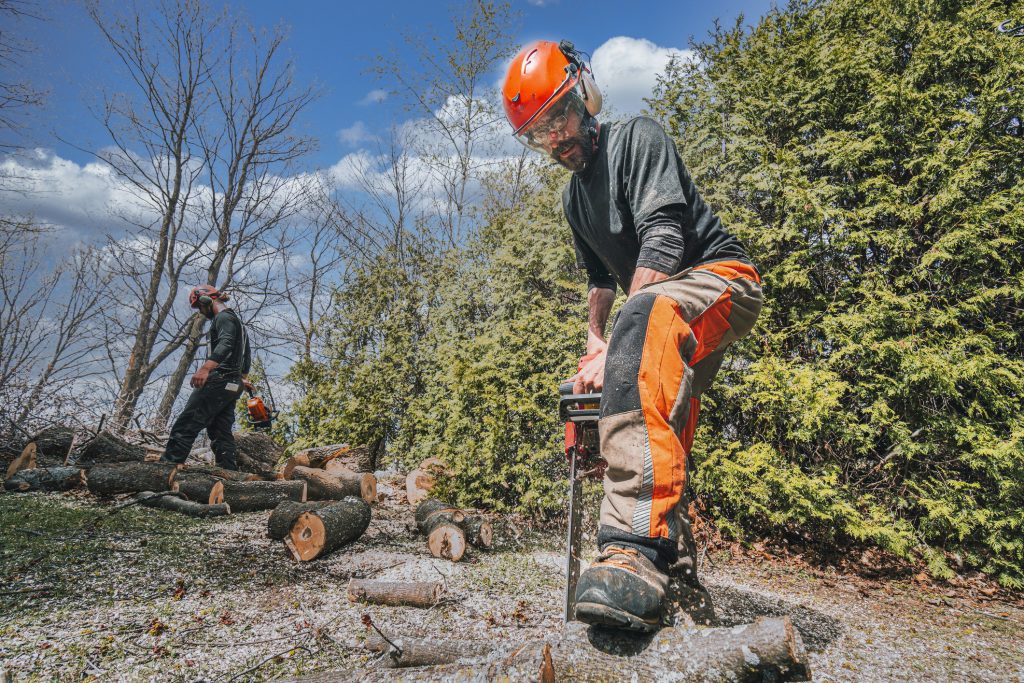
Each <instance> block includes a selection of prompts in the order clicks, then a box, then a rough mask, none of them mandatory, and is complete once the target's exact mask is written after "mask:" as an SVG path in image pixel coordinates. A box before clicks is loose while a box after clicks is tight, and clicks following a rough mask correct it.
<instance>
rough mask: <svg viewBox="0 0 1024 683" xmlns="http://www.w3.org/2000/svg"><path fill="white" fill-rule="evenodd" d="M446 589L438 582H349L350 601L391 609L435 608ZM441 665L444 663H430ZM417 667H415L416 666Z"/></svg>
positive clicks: (360, 580) (359, 580) (362, 580)
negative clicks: (385, 606)
mask: <svg viewBox="0 0 1024 683" xmlns="http://www.w3.org/2000/svg"><path fill="white" fill-rule="evenodd" d="M443 593H444V588H443V587H442V586H441V584H440V583H437V582H436V581H368V580H364V579H352V580H350V581H349V582H348V599H349V600H351V601H352V602H368V603H370V604H373V605H389V606H391V607H433V606H434V605H436V604H437V601H438V600H440V599H441V595H442V594H443ZM430 663H431V664H440V663H442V662H430ZM414 666H415V665H414Z"/></svg>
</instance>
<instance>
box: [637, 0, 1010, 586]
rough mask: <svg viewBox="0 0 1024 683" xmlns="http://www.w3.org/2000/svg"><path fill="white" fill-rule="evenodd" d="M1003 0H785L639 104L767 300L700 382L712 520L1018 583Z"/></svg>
mask: <svg viewBox="0 0 1024 683" xmlns="http://www.w3.org/2000/svg"><path fill="white" fill-rule="evenodd" d="M1012 7H1013V6H1012V3H1009V2H994V1H983V2H958V1H955V0H950V1H933V0H911V1H900V0H834V1H832V2H820V3H818V2H813V3H804V2H793V3H791V4H790V5H789V6H788V7H787V8H785V9H779V10H775V11H772V12H771V13H769V14H768V15H767V16H766V17H765V18H764V19H763V20H762V21H761V22H760V23H759V25H758V26H757V27H756V28H754V29H753V30H751V31H750V32H745V31H743V30H742V29H741V28H740V27H739V25H737V26H736V27H735V28H733V29H731V30H722V29H719V30H716V32H715V33H714V34H713V35H712V36H711V37H710V40H709V41H708V42H706V43H702V44H699V45H696V46H695V49H696V55H697V58H696V60H694V61H693V62H690V63H684V62H681V61H677V62H675V63H674V64H673V65H672V66H671V67H670V68H669V70H668V72H667V73H666V74H665V76H664V77H663V78H662V79H661V85H660V88H659V91H658V92H657V94H656V97H655V98H654V99H653V100H652V101H651V102H650V105H651V107H652V109H653V111H654V113H655V114H656V115H657V116H659V117H660V118H661V119H662V120H663V121H664V122H665V123H666V124H667V126H668V127H669V128H670V130H671V132H672V134H673V135H674V136H675V138H676V140H677V142H678V145H679V147H680V150H681V152H682V154H683V157H684V159H685V160H686V161H687V163H688V164H689V165H690V169H691V171H692V172H693V173H694V176H695V178H696V179H697V181H698V184H700V185H701V186H702V190H703V191H704V192H705V195H706V197H707V199H708V200H709V202H710V203H711V204H712V205H714V206H715V207H716V208H717V209H718V210H719V212H720V213H721V215H722V217H723V220H724V221H725V222H726V224H727V225H729V226H730V228H731V229H733V230H735V231H736V232H737V233H738V234H739V235H740V236H741V237H742V239H743V240H744V242H745V243H746V244H747V246H748V248H749V251H750V253H751V254H752V256H753V257H754V259H755V260H756V262H757V263H758V265H759V267H760V269H761V272H762V275H763V276H764V279H765V285H766V287H765V292H766V307H765V310H764V313H763V314H762V318H761V321H760V323H759V325H758V327H757V328H756V329H755V331H754V333H753V334H752V335H751V337H750V338H749V339H748V340H747V341H746V342H745V343H744V344H743V345H741V348H740V349H739V353H738V354H736V353H734V356H733V359H734V360H733V362H732V364H731V366H730V367H728V368H726V371H725V373H724V376H723V377H722V378H721V381H720V382H719V383H718V385H717V388H716V389H715V390H714V391H713V392H712V393H711V395H710V396H709V397H708V398H709V400H710V401H711V402H712V403H714V404H715V408H714V409H713V410H709V411H707V413H706V414H707V416H708V417H709V418H710V419H708V420H706V421H705V422H704V424H703V426H702V429H701V433H700V435H699V437H698V452H697V454H696V455H697V457H698V460H699V461H700V474H699V477H698V480H697V485H698V486H699V488H700V489H701V490H702V491H703V493H704V494H705V495H706V497H707V499H708V501H709V502H710V504H711V505H712V508H713V510H714V511H715V513H716V515H717V516H718V518H719V520H720V521H721V523H722V525H723V526H724V527H726V528H729V529H732V530H733V531H736V532H740V531H742V530H754V531H757V532H778V531H783V532H789V533H792V534H799V535H802V536H804V537H805V538H814V539H819V540H823V541H827V542H833V541H835V540H843V539H846V540H851V539H852V540H857V541H862V542H870V543H876V544H878V545H880V546H882V547H884V548H887V549H889V550H891V551H893V552H896V553H898V554H900V555H903V556H909V555H911V554H912V553H914V552H918V553H921V554H923V555H924V556H925V557H927V558H928V559H929V561H930V568H931V571H932V572H933V573H935V574H937V575H940V576H941V575H948V574H949V572H950V569H949V567H948V560H950V559H952V560H953V561H954V562H956V563H957V564H963V565H966V566H969V567H975V568H981V569H983V570H985V571H987V572H991V573H995V574H998V575H999V578H1000V580H1001V581H1002V582H1003V583H1004V584H1006V585H1010V586H1017V587H1019V586H1021V585H1024V534H1022V531H1024V443H1022V440H1024V417H1022V409H1024V399H1022V396H1024V362H1022V359H1021V358H1022V354H1021V352H1022V350H1024V337H1022V325H1021V310H1022V303H1024V301H1022V300H1024V294H1022V292H1024V278H1022V271H1024V249H1022V248H1021V237H1022V234H1024V228H1022V224H1024V209H1022V200H1024V183H1022V176H1024V135H1022V133H1024V131H1022V124H1021V116H1022V114H1024V91H1022V90H1021V89H1020V85H1021V84H1022V83H1024V41H1019V40H1013V39H1010V38H1008V37H1006V36H1003V35H1000V34H998V33H997V32H996V30H995V27H996V25H997V24H998V23H999V22H1000V21H1002V20H1003V19H1005V18H1007V17H1009V16H1011V10H1012Z"/></svg>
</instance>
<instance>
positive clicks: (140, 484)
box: [85, 462, 178, 496]
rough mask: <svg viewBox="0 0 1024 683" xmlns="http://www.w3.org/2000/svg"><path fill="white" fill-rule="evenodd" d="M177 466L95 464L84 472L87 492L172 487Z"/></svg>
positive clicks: (153, 489) (125, 491)
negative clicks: (87, 486)
mask: <svg viewBox="0 0 1024 683" xmlns="http://www.w3.org/2000/svg"><path fill="white" fill-rule="evenodd" d="M177 469H178V468H177V466H175V465H172V464H170V463H163V462H124V463H112V464H106V465H95V466H93V467H91V468H90V469H89V470H88V471H87V472H86V475H85V481H86V483H87V484H88V485H89V492H90V493H92V494H93V495H96V496H112V495H114V494H117V493H138V492H139V491H168V490H172V489H173V485H174V477H175V474H176V473H177Z"/></svg>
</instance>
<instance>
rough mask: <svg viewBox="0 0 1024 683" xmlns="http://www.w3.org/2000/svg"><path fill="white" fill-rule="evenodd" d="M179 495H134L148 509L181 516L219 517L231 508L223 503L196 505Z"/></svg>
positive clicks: (229, 511) (151, 492) (228, 513)
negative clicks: (177, 513) (156, 509)
mask: <svg viewBox="0 0 1024 683" xmlns="http://www.w3.org/2000/svg"><path fill="white" fill-rule="evenodd" d="M179 495H180V494H175V493H170V492H165V493H154V492H153V491H141V492H139V493H138V494H136V496H135V498H136V499H137V500H138V501H139V503H140V504H141V505H144V506H146V507H148V508H159V509H161V510H170V511H172V512H180V513H181V514H183V515H188V516H189V517H199V518H206V517H221V516H223V515H230V514H231V507H230V506H229V505H227V504H225V503H220V504H218V505H206V504H204V503H197V502H195V501H191V500H184V499H183V498H180V497H179Z"/></svg>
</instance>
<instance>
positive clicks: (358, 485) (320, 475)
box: [291, 466, 377, 503]
mask: <svg viewBox="0 0 1024 683" xmlns="http://www.w3.org/2000/svg"><path fill="white" fill-rule="evenodd" d="M291 475H292V479H296V480H302V481H305V482H306V483H307V484H309V498H310V500H341V499H342V498H345V497H346V496H356V497H358V498H362V499H363V500H365V501H366V502H367V503H372V502H375V501H376V500H377V478H376V477H374V476H373V475H372V474H369V473H364V474H356V473H354V472H353V473H350V474H347V475H346V474H341V475H338V474H329V473H327V472H325V471H324V470H318V469H313V468H312V467H302V466H296V467H294V468H293V469H292V472H291Z"/></svg>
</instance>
